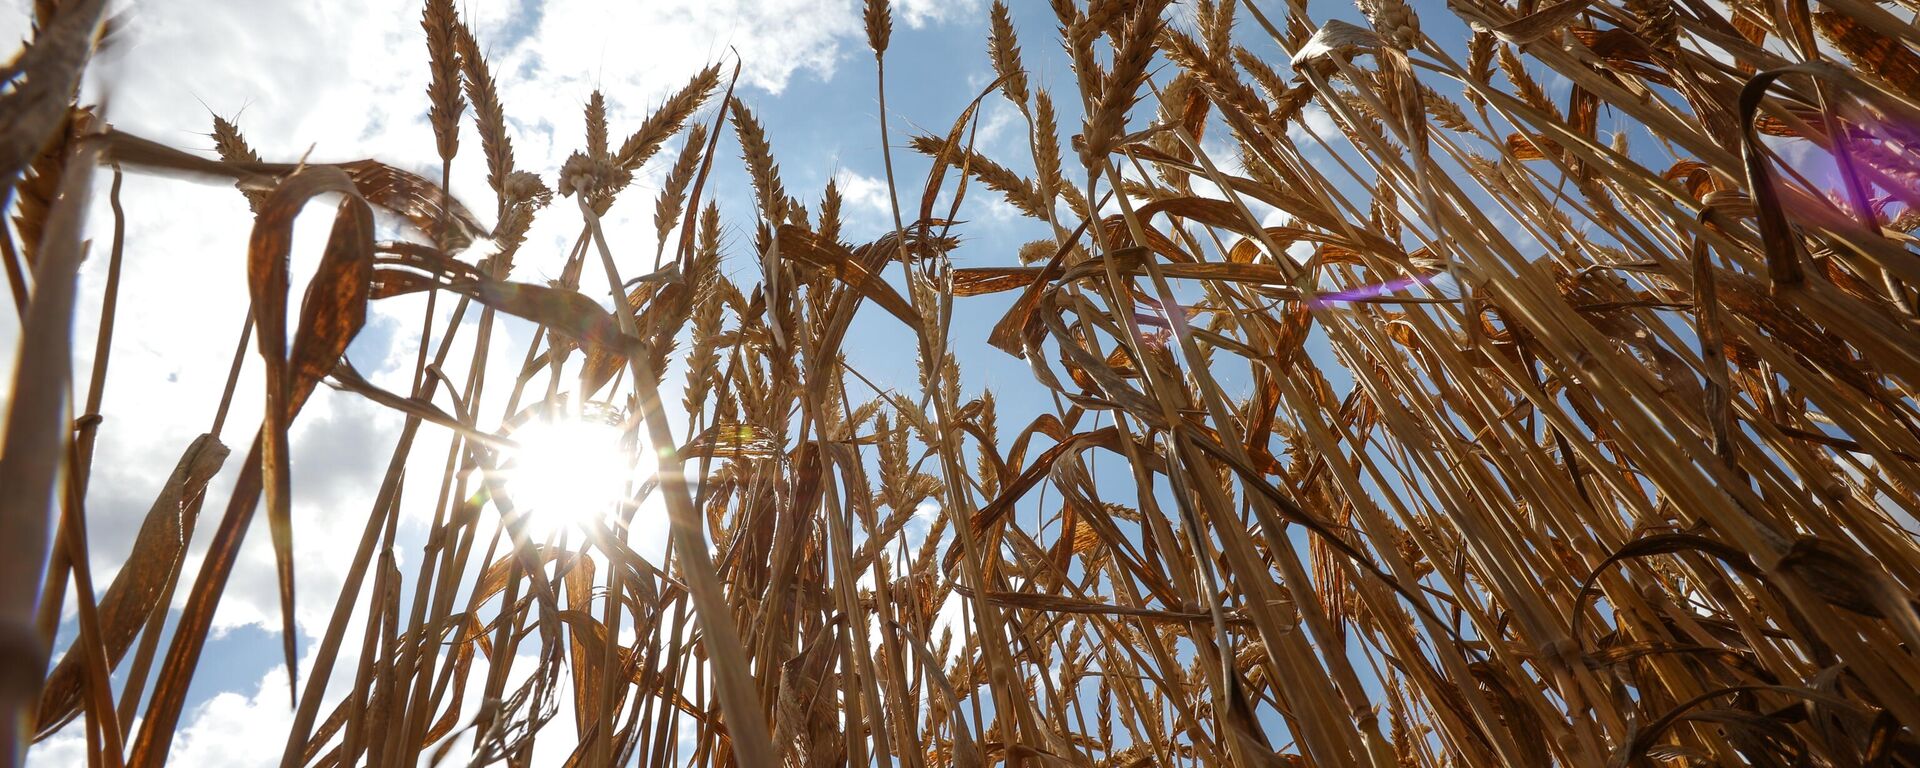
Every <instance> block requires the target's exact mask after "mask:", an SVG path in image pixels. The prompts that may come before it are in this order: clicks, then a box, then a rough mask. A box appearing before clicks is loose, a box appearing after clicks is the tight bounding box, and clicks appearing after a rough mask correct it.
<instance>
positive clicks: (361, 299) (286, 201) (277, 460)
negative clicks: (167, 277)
mask: <svg viewBox="0 0 1920 768" xmlns="http://www.w3.org/2000/svg"><path fill="white" fill-rule="evenodd" d="M329 192H332V193H338V194H340V195H342V199H341V201H340V204H339V206H338V208H337V210H336V211H335V213H334V222H333V231H332V233H331V234H330V235H329V236H328V238H327V246H326V250H325V252H324V253H323V254H322V255H321V257H320V266H319V268H318V269H317V270H316V271H315V273H314V276H313V279H312V280H311V281H310V282H309V283H308V284H307V292H306V296H305V298H304V299H303V300H302V302H301V308H300V325H299V328H298V330H297V331H296V332H295V337H294V341H293V347H292V350H291V353H290V354H289V351H288V348H287V341H286V338H287V293H288V291H289V286H288V276H287V259H288V256H289V254H290V253H291V252H292V249H293V223H294V219H295V218H297V217H298V216H299V215H300V212H301V210H302V209H304V208H305V207H306V204H307V202H308V201H309V200H312V199H313V198H314V197H316V196H318V195H321V194H325V193H329ZM372 277H373V211H372V209H371V208H370V207H369V206H368V205H367V202H366V201H365V200H364V199H362V198H361V197H360V194H359V192H358V190H356V189H355V187H354V185H353V181H352V179H351V178H349V177H348V176H347V174H346V173H345V172H343V171H341V170H339V169H337V168H327V167H315V168H307V169H302V170H300V171H298V172H295V173H294V174H293V175H291V176H288V177H287V178H286V180H285V181H282V182H281V183H280V185H279V186H277V187H275V188H274V190H273V192H272V194H270V195H268V196H267V199H266V201H265V202H263V203H262V204H261V206H260V214H259V216H258V217H256V218H255V220H254V227H253V235H252V237H251V239H250V240H249V242H248V253H247V283H248V287H249V289H250V291H251V293H252V295H253V316H254V325H255V327H257V328H258V329H259V332H258V333H257V334H255V338H256V339H257V341H258V342H259V350H260V356H261V357H262V358H263V359H264V360H265V361H266V383H267V412H266V416H265V418H264V420H263V422H262V424H261V443H262V445H261V448H262V453H261V463H262V466H261V470H262V474H263V485H264V487H265V491H266V497H267V499H266V501H267V522H268V525H269V528H270V529H271V532H272V537H273V548H274V565H275V570H276V571H277V572H278V574H279V580H280V602H281V623H282V631H283V632H284V637H283V643H282V647H283V649H284V650H285V652H286V661H287V671H288V675H289V676H290V678H291V679H292V680H293V681H294V682H295V685H294V686H293V688H298V679H299V678H298V670H297V669H296V668H295V656H294V638H295V634H294V626H293V604H294V594H293V519H292V514H293V513H292V509H293V507H292V479H291V477H290V474H291V463H290V461H289V457H288V455H287V430H288V428H289V426H290V425H291V424H292V422H293V418H294V416H295V415H296V414H298V413H299V412H300V407H301V406H302V405H304V404H305V403H306V400H307V397H308V396H309V395H310V394H312V392H313V387H314V385H316V384H318V383H319V382H320V378H321V377H322V376H325V375H326V374H327V372H328V371H330V370H332V369H333V367H334V363H335V362H337V361H338V360H339V359H340V356H341V354H342V353H344V352H345V351H346V349H347V344H348V343H350V342H351V341H353V337H354V336H355V335H357V334H358V333H359V332H360V327H361V326H362V325H364V324H365V323H366V318H367V299H368V296H369V291H370V288H371V281H372Z"/></svg>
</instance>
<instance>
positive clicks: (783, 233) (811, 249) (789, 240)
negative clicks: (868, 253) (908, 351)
mask: <svg viewBox="0 0 1920 768" xmlns="http://www.w3.org/2000/svg"><path fill="white" fill-rule="evenodd" d="M779 244H780V255H782V256H786V257H788V258H791V259H794V260H796V261H799V262H800V263H802V264H806V265H808V266H811V267H814V268H816V269H820V270H822V271H824V272H826V273H827V274H829V275H832V276H833V278H834V279H835V280H838V281H840V282H842V283H845V284H846V285H847V286H848V287H850V288H852V289H854V290H855V291H858V292H860V295H862V296H865V297H866V298H867V299H868V300H870V301H872V302H873V303H875V304H878V305H880V308H881V309H884V310H886V311H887V312H889V313H891V314H892V315H893V316H894V317H897V318H899V319H900V322H903V323H906V324H907V327H908V328H915V329H917V328H919V327H920V313H918V312H915V311H913V305H911V304H908V303H907V300H906V299H905V298H903V297H902V296H901V295H900V293H899V292H898V291H895V290H894V289H893V286H891V285H888V284H887V281H886V280H883V279H881V277H880V276H879V275H877V274H875V273H873V272H872V271H870V270H868V269H867V266H866V263H864V262H862V261H861V259H860V258H859V257H857V256H855V255H854V253H853V252H852V251H850V250H847V248H846V246H843V245H841V244H839V243H833V242H827V241H825V240H822V239H820V237H819V236H818V235H815V234H814V233H812V232H809V231H807V230H806V229H805V228H802V227H798V226H794V225H792V224H785V225H782V226H781V227H780V239H779Z"/></svg>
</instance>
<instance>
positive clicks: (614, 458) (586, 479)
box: [502, 403, 654, 538]
mask: <svg viewBox="0 0 1920 768" xmlns="http://www.w3.org/2000/svg"><path fill="white" fill-rule="evenodd" d="M623 423H624V419H623V418H622V417H621V414H620V412H619V411H617V410H616V409H613V408H611V407H607V406H605V405H603V404H598V403H588V404H586V406H585V407H584V408H581V409H578V410H575V409H572V408H561V409H557V410H556V411H555V412H552V413H548V414H542V415H538V416H534V417H533V418H530V419H528V420H527V421H526V422H524V423H522V424H520V425H519V426H518V427H515V428H514V429H513V431H512V432H510V433H508V435H507V437H508V438H509V439H511V440H512V441H513V442H514V444H515V446H516V447H515V448H513V449H511V450H509V451H508V452H507V454H506V456H507V460H506V461H505V462H504V463H503V465H502V471H503V473H504V476H505V481H506V482H505V486H506V490H507V494H508V497H509V498H510V499H512V503H513V507H514V510H515V512H516V514H522V515H524V517H525V520H526V522H527V526H528V528H527V530H528V532H529V533H530V534H533V535H536V536H538V537H541V538H545V537H546V536H548V535H550V534H553V533H556V532H560V531H563V530H565V529H568V528H570V527H571V524H573V523H587V522H590V521H592V520H597V519H602V518H604V517H606V516H607V515H609V514H611V513H613V512H614V511H615V510H616V509H617V508H618V506H619V505H620V504H621V503H622V502H623V501H625V500H626V499H628V498H629V494H631V493H632V492H633V490H634V489H635V488H637V487H639V485H640V483H641V482H642V481H644V480H645V479H646V478H648V477H650V476H651V475H652V473H653V471H654V464H653V461H652V458H653V457H652V455H651V452H650V451H647V450H639V449H638V448H639V446H636V445H635V444H634V443H633V441H632V440H630V439H629V438H628V435H627V433H626V432H625V431H623V430H622V428H621V425H622V424H623ZM635 432H636V433H637V432H638V431H637V430H636V431H635ZM635 439H638V440H641V441H644V439H645V438H644V437H636V438H635Z"/></svg>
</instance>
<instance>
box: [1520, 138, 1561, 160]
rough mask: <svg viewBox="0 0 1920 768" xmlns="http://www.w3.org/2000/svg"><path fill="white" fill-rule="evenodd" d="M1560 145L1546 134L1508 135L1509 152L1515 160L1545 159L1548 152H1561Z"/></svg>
mask: <svg viewBox="0 0 1920 768" xmlns="http://www.w3.org/2000/svg"><path fill="white" fill-rule="evenodd" d="M1560 151H1561V150H1560V145H1559V144H1557V143H1555V142H1554V140H1553V139H1549V138H1547V137H1545V136H1529V135H1527V134H1524V133H1514V134H1509V135H1508V136H1507V153H1508V154H1510V155H1512V156H1513V159H1515V160H1545V159H1546V157H1547V153H1549V152H1551V153H1554V154H1559V153H1560Z"/></svg>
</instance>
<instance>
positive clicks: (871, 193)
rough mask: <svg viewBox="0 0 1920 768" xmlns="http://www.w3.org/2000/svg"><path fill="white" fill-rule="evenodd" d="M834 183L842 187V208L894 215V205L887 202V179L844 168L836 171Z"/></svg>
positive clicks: (859, 211) (851, 211) (848, 210)
mask: <svg viewBox="0 0 1920 768" xmlns="http://www.w3.org/2000/svg"><path fill="white" fill-rule="evenodd" d="M833 183H834V185H835V186H837V187H839V188H840V199H841V200H842V201H843V202H842V203H841V210H843V211H847V212H849V213H864V214H867V215H874V216H886V217H891V216H892V215H893V207H892V206H890V205H888V204H887V180H886V179H879V178H874V177H872V176H863V175H861V174H859V173H857V172H855V171H851V170H847V169H845V168H842V169H840V170H838V171H835V172H834V174H833Z"/></svg>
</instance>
